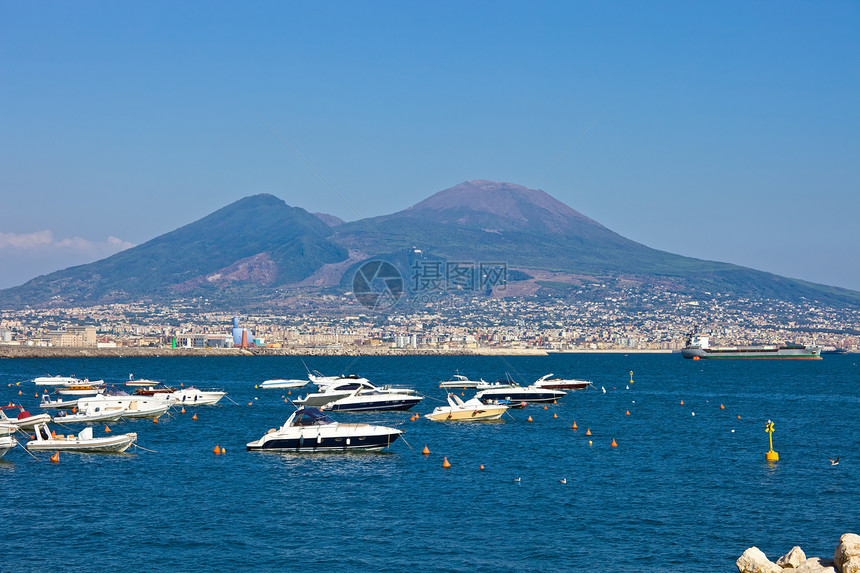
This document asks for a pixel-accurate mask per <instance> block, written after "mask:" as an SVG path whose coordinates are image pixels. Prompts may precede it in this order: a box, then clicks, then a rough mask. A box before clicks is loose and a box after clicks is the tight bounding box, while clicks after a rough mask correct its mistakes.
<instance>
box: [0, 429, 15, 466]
mask: <svg viewBox="0 0 860 573" xmlns="http://www.w3.org/2000/svg"><path fill="white" fill-rule="evenodd" d="M15 430H16V428H15V426H11V425H9V424H0V458H2V457H3V456H5V455H6V452H8V451H9V450H11V449H12V448H14V447H15V446H17V445H18V441H17V440H15V438H14V437H13V436H12V434H13V433H15Z"/></svg>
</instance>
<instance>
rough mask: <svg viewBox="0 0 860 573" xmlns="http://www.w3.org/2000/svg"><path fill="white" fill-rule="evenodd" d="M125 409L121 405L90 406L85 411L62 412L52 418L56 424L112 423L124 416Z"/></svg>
mask: <svg viewBox="0 0 860 573" xmlns="http://www.w3.org/2000/svg"><path fill="white" fill-rule="evenodd" d="M125 411H126V408H125V407H124V406H121V405H90V406H89V407H88V408H86V409H85V410H80V411H78V412H76V413H69V412H67V411H65V410H62V411H61V412H60V413H59V415H57V416H54V419H53V421H54V422H55V423H58V424H91V423H93V422H112V421H114V420H119V419H120V418H121V417H122V416H123V415H124V414H125Z"/></svg>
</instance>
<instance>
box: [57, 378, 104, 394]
mask: <svg viewBox="0 0 860 573" xmlns="http://www.w3.org/2000/svg"><path fill="white" fill-rule="evenodd" d="M104 391H105V381H104V380H97V381H95V382H90V381H89V380H87V379H84V380H81V381H80V382H78V383H77V384H68V385H66V386H63V387H62V388H57V389H56V390H55V392H56V393H57V394H59V395H61V396H95V395H96V394H101V393H102V392H104Z"/></svg>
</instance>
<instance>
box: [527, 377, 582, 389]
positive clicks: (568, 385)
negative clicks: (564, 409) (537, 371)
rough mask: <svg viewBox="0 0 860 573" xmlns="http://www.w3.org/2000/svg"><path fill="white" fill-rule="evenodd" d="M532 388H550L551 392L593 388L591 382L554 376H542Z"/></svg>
mask: <svg viewBox="0 0 860 573" xmlns="http://www.w3.org/2000/svg"><path fill="white" fill-rule="evenodd" d="M532 386H535V387H537V388H549V389H550V390H582V389H584V388H587V387H589V386H591V381H590V380H576V379H574V378H559V377H558V376H555V375H554V374H547V375H545V376H541V377H540V378H538V379H537V381H535V383H534V384H532Z"/></svg>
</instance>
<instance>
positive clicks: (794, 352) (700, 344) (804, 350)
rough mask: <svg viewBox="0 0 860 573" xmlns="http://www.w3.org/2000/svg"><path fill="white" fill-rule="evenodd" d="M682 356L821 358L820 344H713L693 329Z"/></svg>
mask: <svg viewBox="0 0 860 573" xmlns="http://www.w3.org/2000/svg"><path fill="white" fill-rule="evenodd" d="M681 356H683V357H684V358H690V359H692V360H699V359H704V358H708V359H710V358H744V359H794V360H821V347H820V346H807V345H805V344H779V345H776V344H768V345H763V346H711V345H710V339H709V337H707V336H701V335H700V334H698V333H697V332H696V330H695V329H693V332H691V333H690V334H689V335H687V344H686V346H685V347H684V349H683V350H681Z"/></svg>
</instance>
